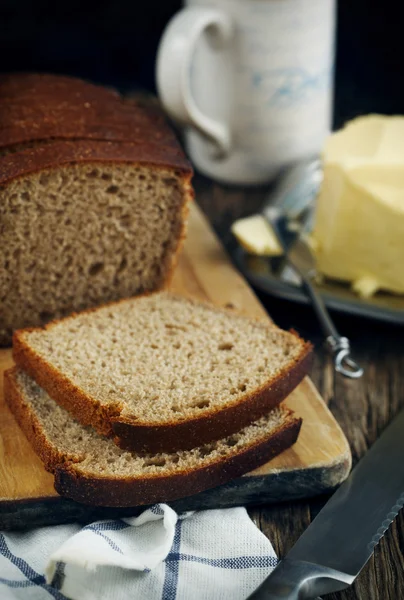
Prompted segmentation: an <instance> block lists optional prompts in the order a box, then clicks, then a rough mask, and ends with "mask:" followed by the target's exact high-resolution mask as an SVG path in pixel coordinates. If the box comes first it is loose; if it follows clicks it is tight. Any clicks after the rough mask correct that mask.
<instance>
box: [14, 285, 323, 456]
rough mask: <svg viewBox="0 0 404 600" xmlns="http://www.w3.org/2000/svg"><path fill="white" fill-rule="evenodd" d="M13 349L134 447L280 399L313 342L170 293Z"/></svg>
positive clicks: (73, 407) (237, 421)
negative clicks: (307, 341) (310, 342)
mask: <svg viewBox="0 0 404 600" xmlns="http://www.w3.org/2000/svg"><path fill="white" fill-rule="evenodd" d="M13 356H14V360H15V362H16V364H17V365H19V366H20V367H21V368H22V369H23V370H24V371H26V372H27V373H28V374H29V375H30V376H31V377H32V378H33V379H34V380H35V381H36V382H37V384H38V385H40V386H41V387H42V388H43V389H45V390H46V391H47V392H48V394H49V395H50V396H51V397H52V398H53V399H54V400H56V401H57V402H58V403H59V404H60V405H61V406H63V407H64V408H66V409H67V410H69V411H70V412H71V414H72V415H73V416H74V417H75V418H76V419H77V420H78V421H80V422H81V423H82V424H83V425H92V426H93V427H95V428H96V430H97V431H98V432H99V433H101V434H104V435H107V436H114V437H115V441H116V442H117V443H118V444H119V445H120V446H121V447H124V448H129V449H132V450H137V451H148V452H162V451H165V452H171V451H175V450H178V449H190V448H194V447H196V446H200V445H202V444H205V443H208V442H211V441H212V440H217V439H220V438H222V437H223V436H225V435H230V434H232V433H234V432H236V431H238V430H240V429H241V428H242V427H245V426H246V425H248V424H250V423H251V422H252V421H255V420H256V419H259V418H260V417H262V416H263V415H264V414H266V413H267V412H268V411H269V410H270V409H271V408H274V407H275V406H277V405H278V404H279V403H280V402H281V401H282V400H283V399H284V398H285V397H286V396H287V395H288V394H289V393H290V392H291V391H292V390H293V388H294V387H295V386H296V385H297V384H298V383H299V382H300V381H301V379H302V378H303V377H304V375H306V373H307V372H308V369H309V366H310V363H311V347H310V344H307V343H306V342H304V341H303V340H301V339H300V338H299V337H298V336H297V335H295V334H293V333H289V332H286V331H282V330H281V329H279V328H278V327H276V326H275V325H272V324H270V323H268V322H266V321H265V322H264V321H259V320H254V319H250V318H247V317H244V316H240V315H237V314H235V313H234V311H229V310H224V309H220V308H216V307H214V306H212V305H208V304H205V303H201V302H198V301H195V300H192V299H186V298H183V297H179V296H176V295H173V294H171V293H168V292H160V293H156V294H151V295H146V296H141V297H138V298H133V299H128V300H123V301H120V302H118V303H114V304H110V305H108V306H104V307H100V308H98V309H95V310H91V311H84V312H83V313H80V314H77V315H73V316H71V317H67V318H65V319H63V320H61V321H58V322H54V323H51V324H49V325H47V326H45V327H43V328H39V329H29V330H21V331H17V332H16V333H15V335H14V341H13Z"/></svg>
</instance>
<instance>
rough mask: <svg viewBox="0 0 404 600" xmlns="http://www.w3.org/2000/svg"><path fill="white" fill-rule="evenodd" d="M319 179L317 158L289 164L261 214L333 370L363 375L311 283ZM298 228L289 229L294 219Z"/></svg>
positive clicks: (347, 342)
mask: <svg viewBox="0 0 404 600" xmlns="http://www.w3.org/2000/svg"><path fill="white" fill-rule="evenodd" d="M320 182H321V163H320V161H319V160H318V159H314V160H309V161H303V162H301V163H298V164H297V165H295V166H292V167H291V168H290V169H289V170H288V171H287V172H286V174H285V176H284V177H283V178H282V177H281V178H280V182H279V184H278V185H277V187H276V188H275V191H274V192H273V193H272V194H271V196H270V198H269V201H268V202H267V203H266V205H265V206H264V208H263V210H262V214H263V216H264V217H265V219H266V220H267V222H268V223H269V225H270V227H271V229H272V231H273V233H274V234H275V236H276V238H277V240H278V243H279V245H280V247H281V248H282V250H283V256H284V259H285V261H286V262H287V264H288V266H289V267H290V268H291V269H292V270H293V271H294V273H295V275H297V276H298V279H299V283H300V285H301V286H302V287H303V289H304V290H305V292H306V294H307V295H308V297H309V298H310V300H311V304H312V307H313V309H314V311H315V313H316V315H317V318H318V320H319V323H320V325H321V328H322V330H323V332H324V334H325V341H326V346H327V348H328V350H329V351H330V352H331V354H332V355H333V357H334V367H335V370H336V371H338V372H339V373H341V374H342V375H344V376H345V377H349V378H351V379H357V378H359V377H362V375H363V368H362V367H360V366H359V365H358V364H357V363H356V362H355V361H354V360H353V359H352V357H351V348H350V342H349V339H348V338H347V337H345V336H341V335H340V334H339V333H338V331H337V329H336V327H335V325H334V323H333V321H332V319H331V317H330V315H329V313H328V310H327V308H326V306H325V304H324V302H323V300H322V298H321V296H320V294H319V293H318V292H317V290H316V288H315V286H314V279H315V276H316V261H315V257H314V255H313V253H312V251H311V248H310V246H309V244H308V243H307V241H306V240H307V237H306V236H307V234H308V233H309V232H310V230H311V226H312V218H313V213H314V206H313V200H314V197H315V195H316V193H317V191H318V187H319V185H320ZM296 218H299V219H300V227H299V228H296V229H294V230H293V229H292V230H291V229H290V223H291V221H293V220H294V219H296Z"/></svg>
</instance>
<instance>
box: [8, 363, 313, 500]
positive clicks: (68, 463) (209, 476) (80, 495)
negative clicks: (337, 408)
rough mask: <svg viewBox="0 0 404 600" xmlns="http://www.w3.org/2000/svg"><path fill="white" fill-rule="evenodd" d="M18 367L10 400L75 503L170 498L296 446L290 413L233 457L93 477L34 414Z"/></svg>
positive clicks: (296, 423) (296, 426) (297, 423)
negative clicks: (169, 471)
mask: <svg viewBox="0 0 404 600" xmlns="http://www.w3.org/2000/svg"><path fill="white" fill-rule="evenodd" d="M15 373H16V368H15V367H14V368H12V369H9V370H8V371H6V372H5V374H4V394H5V399H6V402H7V404H8V406H9V408H10V410H11V411H12V413H13V414H14V416H15V418H16V420H17V422H18V424H19V426H20V427H21V429H22V430H23V432H24V434H25V435H26V437H27V439H28V441H29V442H30V443H31V445H32V447H33V448H34V450H35V452H36V453H37V454H38V455H39V456H40V458H41V459H42V461H43V462H44V464H45V468H46V469H47V470H48V471H51V472H52V473H54V475H55V489H56V491H57V492H58V493H59V494H61V495H63V496H67V497H69V498H72V499H73V500H76V501H77V502H82V503H83V504H90V505H93V506H110V507H129V506H137V505H144V504H152V503H155V502H168V501H172V500H176V499H178V498H182V497H185V496H190V495H193V494H196V493H198V492H201V491H203V490H206V489H209V488H212V487H216V486H218V485H221V484H223V483H226V482H227V481H230V480H231V479H233V478H234V477H238V476H240V475H242V474H244V473H247V472H249V471H251V470H253V469H255V468H257V467H259V466H261V465H263V464H265V463H266V462H268V461H269V460H270V459H271V458H273V457H274V456H276V455H277V454H280V453H281V452H283V451H284V450H286V449H287V448H289V447H290V446H291V445H293V444H294V443H295V442H296V440H297V437H298V435H299V431H300V427H301V423H302V421H301V419H299V418H296V417H294V416H293V413H292V411H287V412H288V413H289V416H288V420H287V421H286V423H284V424H283V425H282V426H280V427H278V428H277V429H276V430H275V431H274V432H272V433H271V434H270V435H269V436H268V438H267V439H265V440H261V441H260V442H258V443H253V444H251V445H249V446H248V447H246V448H245V449H244V450H243V451H242V452H238V453H237V454H234V455H233V456H230V457H229V458H222V459H221V458H218V459H217V460H215V461H214V462H212V463H210V464H209V465H205V466H203V467H200V468H196V469H193V470H187V471H186V470H184V471H181V472H178V473H174V474H173V475H164V476H161V475H149V476H147V477H142V478H138V477H137V478H135V477H132V478H131V477H125V478H124V477H121V478H112V477H110V478H108V477H93V476H87V475H86V473H85V472H84V471H80V462H79V461H80V457H79V456H76V457H75V456H73V457H72V456H65V455H64V454H63V453H60V452H58V451H57V449H56V448H55V447H53V446H52V444H51V443H50V442H49V441H48V439H47V437H46V435H45V432H44V431H43V429H42V427H41V425H40V423H39V421H38V419H37V418H36V415H35V414H34V413H33V412H32V411H31V410H30V409H29V406H27V405H26V403H25V402H24V399H23V397H22V395H21V394H20V392H19V389H18V386H17V384H16V381H15Z"/></svg>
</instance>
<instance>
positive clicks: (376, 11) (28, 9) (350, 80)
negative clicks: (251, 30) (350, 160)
mask: <svg viewBox="0 0 404 600" xmlns="http://www.w3.org/2000/svg"><path fill="white" fill-rule="evenodd" d="M244 1H248V0H244ZM180 6H181V2H180V0H142V1H141V2H139V1H136V0H131V1H130V2H129V1H127V0H126V1H125V0H114V1H113V0H109V1H104V2H103V1H102V0H99V1H98V2H88V1H85V0H84V1H83V0H82V1H80V0H70V1H69V2H67V3H66V2H64V3H57V2H55V0H53V1H49V0H36V1H27V0H0V71H13V70H35V71H48V72H56V73H68V74H72V75H78V76H82V77H85V78H89V79H92V80H94V81H97V82H100V83H106V84H110V85H114V86H117V87H119V88H121V89H122V90H127V89H128V88H143V89H147V90H154V59H155V54H156V48H157V44H158V40H159V37H160V35H161V33H162V31H163V29H164V26H165V24H166V23H167V21H168V19H169V18H170V16H171V15H172V14H174V13H175V12H176V11H177V10H178V9H179V7H180ZM338 13H339V15H338V16H339V26H338V43H337V65H336V102H335V108H336V109H335V115H336V118H335V121H336V125H340V124H341V123H342V122H343V121H345V120H346V119H348V118H350V117H353V116H354V115H357V114H363V113H367V112H381V113H387V114H391V113H403V112H404V66H403V65H404V1H403V0H340V2H339V5H338Z"/></svg>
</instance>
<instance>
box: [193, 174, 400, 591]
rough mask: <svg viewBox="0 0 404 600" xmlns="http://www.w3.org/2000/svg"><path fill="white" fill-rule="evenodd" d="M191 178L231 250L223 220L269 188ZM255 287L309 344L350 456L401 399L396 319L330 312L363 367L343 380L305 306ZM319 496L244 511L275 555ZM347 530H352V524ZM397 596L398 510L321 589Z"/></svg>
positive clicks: (317, 379) (248, 207) (248, 209)
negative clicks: (345, 582) (344, 580)
mask: <svg viewBox="0 0 404 600" xmlns="http://www.w3.org/2000/svg"><path fill="white" fill-rule="evenodd" d="M194 185H195V189H196V197H197V201H198V203H199V205H200V206H201V208H202V209H203V210H204V211H205V214H206V215H207V216H208V218H209V219H210V221H211V223H212V225H213V226H214V228H215V230H216V232H217V233H218V235H219V237H220V238H221V240H222V242H223V243H224V245H225V246H226V248H227V249H228V251H229V252H230V254H231V251H232V248H234V240H233V239H232V236H231V233H230V224H231V223H232V221H233V220H234V219H236V218H238V217H240V216H245V215H248V214H252V213H253V212H254V211H255V210H257V209H258V208H259V207H260V205H261V204H262V201H263V199H264V197H265V194H266V193H267V192H268V189H267V188H264V187H262V188H258V189H257V188H252V189H241V188H231V187H225V186H222V185H218V184H215V183H212V182H211V181H210V180H208V179H206V178H204V177H202V176H197V177H195V180H194ZM257 293H258V296H259V298H260V300H261V302H262V303H263V305H264V306H265V308H266V309H267V310H268V313H269V314H270V315H271V317H272V318H273V319H274V321H275V322H276V323H277V324H278V325H279V326H281V327H285V328H290V327H293V328H294V329H296V330H297V331H298V332H299V333H300V334H301V335H302V336H303V337H306V338H307V339H310V340H311V341H312V342H313V343H314V344H315V347H316V353H315V364H314V369H313V372H312V378H313V380H314V383H315V384H316V385H317V387H318V389H319V390H320V393H321V395H322V396H323V398H324V399H325V401H326V402H327V404H328V406H329V407H330V409H331V411H332V412H333V413H334V415H335V417H336V418H337V420H338V422H339V423H340V425H341V427H342V429H343V430H344V432H345V434H346V436H347V438H348V441H349V443H350V445H351V449H352V455H353V464H355V463H356V462H357V461H358V460H359V459H360V458H361V456H363V454H364V453H365V452H366V450H367V449H368V448H369V447H370V446H371V445H372V444H373V442H374V441H375V440H376V439H377V437H378V436H379V434H380V433H381V432H382V431H383V429H384V428H385V427H386V425H387V424H388V423H389V421H390V420H391V419H392V418H393V417H394V416H395V414H396V413H397V412H398V410H399V409H400V408H401V406H403V405H404V342H403V333H404V331H403V330H402V329H401V328H400V327H398V326H392V325H387V324H383V323H377V322H375V321H370V320H366V319H360V318H353V317H347V316H341V315H339V314H334V315H333V316H334V318H335V322H336V325H337V327H338V329H339V330H340V332H341V333H342V334H343V335H346V336H347V337H349V338H350V340H351V343H352V348H353V349H354V352H355V357H356V358H357V360H358V362H359V363H360V364H361V365H363V366H364V367H365V369H366V370H365V375H364V376H363V378H362V379H361V380H359V381H352V380H347V379H344V378H343V377H341V376H339V375H337V374H335V373H334V371H333V368H332V364H331V362H330V359H329V358H328V357H327V355H326V353H325V352H324V350H323V348H322V338H321V335H320V334H319V329H318V326H317V322H316V320H315V318H314V317H313V314H312V312H311V310H310V309H309V308H308V307H303V306H300V305H296V304H293V303H290V302H286V301H284V300H277V299H275V298H272V297H270V296H268V295H265V294H260V293H259V292H257ZM403 435H404V432H403ZM326 500H327V498H325V497H324V498H316V499H312V500H307V501H298V502H288V503H283V504H279V505H271V506H265V507H264V508H262V507H260V508H257V509H252V510H250V515H251V517H252V518H253V519H254V521H255V523H256V524H257V525H258V527H259V528H260V529H261V530H262V531H263V532H264V533H265V534H266V535H267V536H268V537H269V539H270V540H271V542H272V543H273V545H274V547H275V550H276V552H277V553H278V555H279V556H280V557H282V556H284V555H285V554H286V552H287V551H288V550H289V548H291V546H292V545H293V544H294V542H295V541H296V540H297V539H298V537H299V536H300V535H301V534H302V533H303V531H304V530H305V529H306V527H307V526H308V525H309V524H310V522H311V520H312V519H313V518H314V517H315V515H316V514H317V512H318V511H319V510H320V509H321V507H322V506H323V504H324V502H326ZM352 536H355V532H354V531H353V532H352ZM349 543H350V540H347V545H348V544H349ZM402 598H404V511H402V512H401V513H400V514H399V515H398V517H397V519H396V520H395V522H394V523H393V524H392V526H391V527H390V529H389V531H388V532H387V533H386V535H385V537H384V538H383V539H382V540H381V542H380V544H379V545H378V546H377V547H376V550H375V553H374V556H373V557H372V558H371V560H370V561H369V562H368V564H367V565H366V567H365V568H364V569H363V571H362V573H361V574H360V576H359V577H358V579H357V580H356V582H355V584H354V586H353V587H352V588H351V589H348V590H346V591H343V592H340V593H336V594H330V595H328V596H326V597H324V599H327V600H400V599H402Z"/></svg>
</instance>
